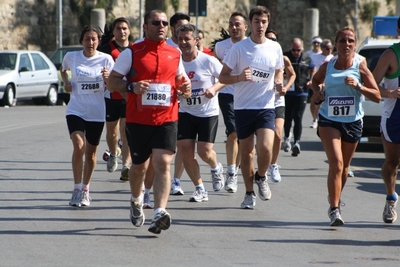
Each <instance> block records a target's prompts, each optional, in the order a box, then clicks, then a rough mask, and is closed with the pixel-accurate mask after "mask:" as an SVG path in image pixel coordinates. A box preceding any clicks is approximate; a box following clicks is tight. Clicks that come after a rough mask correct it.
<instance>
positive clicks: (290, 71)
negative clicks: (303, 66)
mask: <svg viewBox="0 0 400 267" xmlns="http://www.w3.org/2000/svg"><path fill="white" fill-rule="evenodd" d="M283 63H285V73H286V77H287V79H286V80H287V82H286V85H285V86H284V87H283V88H282V93H283V94H286V92H287V91H288V90H289V88H290V86H292V84H293V83H294V81H295V80H296V72H295V71H294V68H293V65H292V63H291V62H290V59H289V58H288V57H287V56H283Z"/></svg>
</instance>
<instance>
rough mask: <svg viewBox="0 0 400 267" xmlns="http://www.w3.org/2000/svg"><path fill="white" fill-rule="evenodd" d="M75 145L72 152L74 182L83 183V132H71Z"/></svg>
mask: <svg viewBox="0 0 400 267" xmlns="http://www.w3.org/2000/svg"><path fill="white" fill-rule="evenodd" d="M70 137H71V140H72V145H73V152H72V174H73V176H74V183H75V184H80V183H82V171H83V155H84V154H85V137H84V134H83V132H81V131H75V132H73V133H72V134H71V136H70Z"/></svg>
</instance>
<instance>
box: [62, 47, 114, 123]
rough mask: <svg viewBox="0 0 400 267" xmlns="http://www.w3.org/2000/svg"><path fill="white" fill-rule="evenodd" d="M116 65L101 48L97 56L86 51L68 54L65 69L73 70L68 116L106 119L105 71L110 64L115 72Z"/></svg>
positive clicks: (64, 63)
mask: <svg viewBox="0 0 400 267" xmlns="http://www.w3.org/2000/svg"><path fill="white" fill-rule="evenodd" d="M113 66H114V60H113V58H112V57H111V56H110V55H108V54H105V53H102V52H99V51H96V54H95V55H94V56H93V57H85V56H84V54H83V51H72V52H68V53H67V54H66V55H65V57H64V59H63V62H62V70H63V71H65V70H71V85H72V91H71V96H70V101H69V103H68V106H67V111H66V114H67V115H76V116H79V117H80V118H82V119H84V120H85V121H95V122H104V121H105V118H106V108H105V102H104V91H105V89H106V86H105V84H104V80H103V77H102V72H101V71H102V70H103V68H104V67H106V68H107V70H108V71H110V72H111V70H112V68H113Z"/></svg>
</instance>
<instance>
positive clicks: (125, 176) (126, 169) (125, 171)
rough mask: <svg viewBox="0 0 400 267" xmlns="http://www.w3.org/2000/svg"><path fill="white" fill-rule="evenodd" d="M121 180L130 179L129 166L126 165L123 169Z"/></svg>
mask: <svg viewBox="0 0 400 267" xmlns="http://www.w3.org/2000/svg"><path fill="white" fill-rule="evenodd" d="M119 179H120V180H121V181H129V167H128V166H124V167H122V170H121V177H119Z"/></svg>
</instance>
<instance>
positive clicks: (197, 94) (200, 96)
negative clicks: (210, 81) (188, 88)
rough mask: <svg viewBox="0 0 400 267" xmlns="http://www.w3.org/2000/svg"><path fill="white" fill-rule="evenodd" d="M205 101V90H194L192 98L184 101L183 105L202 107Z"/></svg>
mask: <svg viewBox="0 0 400 267" xmlns="http://www.w3.org/2000/svg"><path fill="white" fill-rule="evenodd" d="M204 101H205V96H204V89H203V88H198V89H192V96H191V97H189V98H186V99H182V100H181V105H184V106H195V105H201V104H203V103H204Z"/></svg>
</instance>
